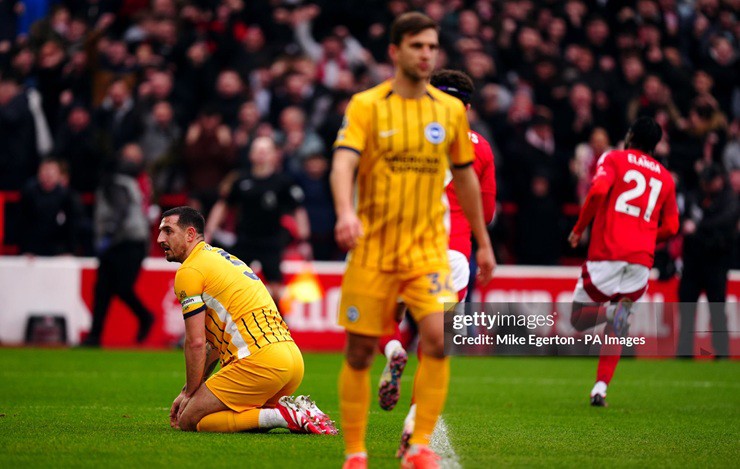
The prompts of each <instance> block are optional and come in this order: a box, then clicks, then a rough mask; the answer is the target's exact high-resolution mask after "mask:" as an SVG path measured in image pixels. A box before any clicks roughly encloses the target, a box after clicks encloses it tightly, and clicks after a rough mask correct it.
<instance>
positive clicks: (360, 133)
mask: <svg viewBox="0 0 740 469" xmlns="http://www.w3.org/2000/svg"><path fill="white" fill-rule="evenodd" d="M363 107H364V106H363V104H362V103H361V102H359V101H358V100H357V99H356V98H352V100H351V101H350V103H349V104H348V105H347V112H346V114H345V116H344V122H343V123H342V128H341V129H339V133H338V134H337V141H336V142H335V143H334V158H333V162H332V166H331V174H330V176H329V183H330V184H331V192H332V196H333V197H334V210H335V212H336V214H337V224H336V226H335V228H334V236H335V237H336V239H337V244H339V247H341V248H342V249H352V248H354V247H355V246H356V245H357V239H358V238H359V237H360V236H362V223H360V219H359V218H358V217H357V213H356V212H355V206H354V203H353V202H352V200H353V196H354V188H355V171H356V170H357V166H358V165H359V163H360V155H361V154H362V152H363V151H364V150H365V148H366V145H367V132H368V128H369V125H370V121H369V120H368V116H369V114H370V113H368V112H366V110H364V109H363Z"/></svg>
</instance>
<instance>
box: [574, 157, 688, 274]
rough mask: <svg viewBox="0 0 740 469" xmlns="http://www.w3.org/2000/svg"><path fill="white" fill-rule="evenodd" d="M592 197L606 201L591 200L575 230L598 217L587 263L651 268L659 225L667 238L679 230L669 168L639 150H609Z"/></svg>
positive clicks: (598, 173) (592, 232)
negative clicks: (602, 262)
mask: <svg viewBox="0 0 740 469" xmlns="http://www.w3.org/2000/svg"><path fill="white" fill-rule="evenodd" d="M592 196H596V197H602V198H603V202H602V203H601V204H598V205H594V204H590V203H589V201H588V199H587V202H586V204H585V205H584V207H583V209H582V211H581V215H580V217H579V219H578V223H576V227H575V228H574V229H573V231H574V232H576V233H579V234H580V233H582V232H583V230H584V229H585V228H586V226H587V225H588V223H589V222H590V220H591V217H592V216H593V217H594V224H593V228H592V230H591V243H590V245H589V249H588V260H590V261H626V262H630V263H633V264H641V265H644V266H647V267H652V266H653V257H654V253H655V243H656V239H657V238H658V237H659V226H661V227H662V229H663V230H664V231H665V230H666V229H667V231H668V233H667V234H668V235H670V234H673V233H675V231H676V229H677V228H678V207H677V206H676V186H675V183H674V181H673V178H672V177H671V175H670V173H669V172H668V170H667V169H665V167H663V166H662V165H661V164H660V163H658V162H657V161H655V160H654V159H653V158H651V157H650V156H649V155H646V154H643V153H641V152H640V151H638V150H635V149H628V150H613V151H609V152H607V153H605V154H604V155H603V156H602V157H601V158H600V159H599V162H598V164H597V168H596V174H595V175H594V178H593V184H592V186H591V189H590V190H589V197H592ZM589 212H591V213H589ZM666 227H670V228H666ZM661 236H663V234H662V233H661Z"/></svg>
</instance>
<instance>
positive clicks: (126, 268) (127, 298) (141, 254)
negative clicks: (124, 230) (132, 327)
mask: <svg viewBox="0 0 740 469" xmlns="http://www.w3.org/2000/svg"><path fill="white" fill-rule="evenodd" d="M145 257H146V244H145V243H143V242H142V243H135V242H129V243H125V244H124V245H122V246H121V253H120V258H119V261H118V275H117V276H116V283H115V290H116V294H117V295H118V296H119V298H121V300H122V301H123V302H124V303H126V305H127V306H128V307H129V309H131V312H132V313H134V315H135V316H136V318H137V319H138V320H139V331H138V332H137V334H136V341H137V342H138V343H141V342H143V341H144V339H146V337H147V336H148V335H149V331H150V330H151V328H152V324H153V323H154V315H153V314H152V313H151V312H150V311H149V310H148V309H147V308H146V306H144V305H143V304H142V302H141V300H140V299H139V297H138V296H137V295H136V292H134V285H135V284H136V279H137V278H138V277H139V272H140V271H141V263H142V262H143V261H144V258H145Z"/></svg>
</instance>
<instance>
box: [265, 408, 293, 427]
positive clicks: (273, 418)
mask: <svg viewBox="0 0 740 469" xmlns="http://www.w3.org/2000/svg"><path fill="white" fill-rule="evenodd" d="M259 424H260V428H288V422H286V421H285V419H284V418H283V416H282V415H281V414H280V411H279V410H277V409H261V410H260V421H259Z"/></svg>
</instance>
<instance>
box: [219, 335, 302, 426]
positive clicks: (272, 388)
mask: <svg viewBox="0 0 740 469" xmlns="http://www.w3.org/2000/svg"><path fill="white" fill-rule="evenodd" d="M302 380H303V356H302V355H301V351H300V350H299V349H298V346H297V345H296V344H295V342H277V343H274V344H270V345H267V346H264V347H262V348H261V349H260V350H258V351H257V352H256V353H253V354H252V355H250V356H248V357H245V358H242V359H239V360H237V361H235V362H232V363H230V364H228V365H226V366H225V367H224V368H221V369H220V370H218V371H217V372H216V373H214V374H213V375H211V377H210V378H208V380H206V386H208V389H210V390H211V392H212V393H213V394H215V396H216V397H217V398H218V399H219V400H220V401H221V402H223V403H224V404H225V405H226V406H227V407H228V408H229V409H231V410H233V411H235V412H243V411H245V410H249V409H254V408H257V407H270V408H271V407H275V406H276V405H277V402H278V399H280V398H281V397H283V396H288V395H291V394H293V392H295V390H296V389H298V386H299V385H300V384H301V381H302Z"/></svg>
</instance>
